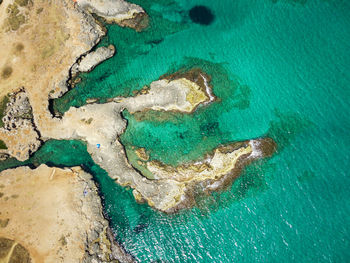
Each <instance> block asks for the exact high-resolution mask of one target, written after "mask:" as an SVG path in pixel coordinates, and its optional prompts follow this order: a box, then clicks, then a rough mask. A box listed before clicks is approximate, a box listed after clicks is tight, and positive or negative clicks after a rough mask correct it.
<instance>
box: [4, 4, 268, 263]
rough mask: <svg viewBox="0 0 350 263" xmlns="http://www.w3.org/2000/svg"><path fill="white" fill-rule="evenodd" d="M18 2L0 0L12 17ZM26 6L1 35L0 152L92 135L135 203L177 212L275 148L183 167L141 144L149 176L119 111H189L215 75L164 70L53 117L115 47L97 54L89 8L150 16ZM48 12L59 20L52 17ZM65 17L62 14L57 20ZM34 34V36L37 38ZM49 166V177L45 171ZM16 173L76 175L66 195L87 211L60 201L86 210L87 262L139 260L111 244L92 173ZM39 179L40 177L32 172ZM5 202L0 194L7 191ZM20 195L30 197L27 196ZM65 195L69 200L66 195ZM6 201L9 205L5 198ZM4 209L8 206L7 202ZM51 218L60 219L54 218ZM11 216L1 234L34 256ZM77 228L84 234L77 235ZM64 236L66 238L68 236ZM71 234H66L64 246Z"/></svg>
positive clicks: (228, 150) (24, 154) (234, 152)
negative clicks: (53, 104)
mask: <svg viewBox="0 0 350 263" xmlns="http://www.w3.org/2000/svg"><path fill="white" fill-rule="evenodd" d="M16 1H18V0H4V1H3V3H2V5H1V6H0V22H1V23H2V22H3V21H8V17H7V14H6V12H5V11H4V9H5V8H8V7H9V6H11V8H12V7H13V6H15V7H17V6H18V5H19V4H18V3H17V2H16ZM21 8H22V7H21ZM21 8H20V9H21ZM23 8H26V9H27V12H24V14H26V17H25V20H24V21H25V22H23V23H22V24H20V25H19V27H18V28H17V27H15V28H9V29H8V31H6V32H2V35H1V38H0V41H3V42H8V43H10V44H9V46H11V48H10V49H9V50H6V48H5V49H4V50H2V51H0V55H6V56H7V59H6V61H5V62H4V63H3V64H1V63H0V67H1V69H2V73H3V74H2V78H0V86H1V87H3V89H2V91H1V92H2V93H0V96H4V95H7V94H11V96H10V98H11V99H10V102H9V103H7V106H6V110H5V112H4V117H3V122H4V127H2V128H0V140H2V141H3V142H4V143H5V144H6V147H7V149H2V150H1V151H0V154H2V155H4V156H5V155H7V156H12V157H15V158H17V159H18V160H21V161H24V160H26V159H28V158H29V156H30V154H31V153H33V152H35V151H36V150H37V149H38V148H39V147H40V145H41V143H42V142H44V141H46V140H49V139H58V140H63V139H67V140H71V139H78V140H83V141H85V142H86V143H87V149H88V152H89V153H90V155H91V156H92V159H93V160H94V161H95V163H96V164H98V165H99V166H100V167H101V168H103V169H104V170H106V171H107V172H108V175H109V176H110V177H111V178H113V179H114V180H115V181H116V183H118V184H120V185H122V186H129V187H131V188H132V189H133V194H134V197H135V199H136V200H137V201H139V202H147V203H148V204H149V205H150V206H152V207H153V208H155V209H158V210H160V211H162V212H165V213H173V212H176V211H178V210H179V209H183V208H189V207H191V206H193V205H194V202H195V201H194V200H195V198H194V197H195V195H197V194H201V193H209V192H211V191H215V190H218V189H221V188H223V187H225V186H226V185H228V184H230V183H231V182H232V181H233V180H234V179H235V178H236V177H237V176H238V175H239V172H240V170H241V169H242V168H243V167H244V166H245V165H246V164H248V163H250V162H251V161H254V160H256V159H259V158H264V157H268V156H271V154H272V153H273V152H274V150H275V143H274V142H273V141H272V140H271V139H269V138H263V139H256V140H249V141H245V142H240V143H233V144H230V145H226V146H219V147H218V148H217V149H215V150H214V151H213V152H212V153H209V154H208V155H207V156H206V157H205V158H204V159H203V160H199V161H197V162H195V163H190V164H184V165H182V166H179V167H170V166H166V165H164V164H162V163H160V162H157V161H149V160H148V158H146V157H145V155H144V154H142V152H139V156H141V158H140V162H141V165H143V166H144V168H145V169H147V170H148V171H149V172H150V173H152V174H153V178H152V179H150V178H147V176H145V175H144V174H142V173H141V172H139V171H138V170H137V169H135V167H134V166H133V164H132V163H130V161H129V160H128V159H127V156H126V152H125V149H124V146H123V145H122V144H121V143H120V141H119V136H120V135H121V134H122V133H123V132H124V131H125V129H126V126H127V122H126V120H124V119H123V117H122V115H121V112H122V111H123V110H128V111H129V112H130V113H132V114H133V113H137V112H147V111H150V110H153V111H176V112H182V113H184V114H191V113H193V112H194V111H195V110H197V109H198V107H203V106H205V105H207V104H209V103H213V102H214V101H215V100H216V96H215V94H214V93H213V91H212V86H211V77H210V76H209V75H208V74H206V73H205V72H203V71H202V70H200V69H198V68H194V69H190V70H187V71H183V70H181V71H179V72H176V73H173V74H168V75H163V76H161V77H160V79H159V80H156V81H154V82H152V83H151V84H150V86H149V87H146V88H145V89H143V90H142V91H141V92H140V93H139V94H137V95H135V96H134V97H127V98H124V97H118V98H113V99H111V100H110V101H109V102H107V103H104V104H97V103H90V104H87V105H85V106H83V107H80V108H70V109H69V110H68V111H67V112H66V113H65V114H64V115H63V116H61V117H59V118H58V117H54V116H52V113H51V112H50V110H49V99H55V98H58V97H60V96H62V95H63V94H64V93H65V92H66V91H67V90H68V89H69V83H70V81H71V80H72V77H73V76H75V75H76V74H78V73H79V72H88V71H90V70H92V69H93V68H94V67H95V66H96V65H98V64H99V63H101V62H102V61H104V60H105V59H108V58H110V57H111V56H113V54H114V52H115V50H114V47H100V48H97V49H96V50H95V51H93V52H92V49H93V48H94V47H95V46H96V45H97V43H98V42H99V41H100V39H101V37H102V36H103V35H104V34H105V31H104V29H103V28H102V27H101V26H100V24H99V23H97V22H96V21H95V19H94V17H93V15H92V14H95V15H97V16H99V17H102V18H103V19H105V20H106V21H107V22H113V23H117V24H119V25H121V26H128V27H131V28H133V29H135V30H137V31H140V30H143V29H145V28H146V27H147V26H148V16H147V14H146V13H145V11H144V10H143V9H142V8H141V7H139V6H137V5H134V4H130V3H128V2H125V1H123V0H107V1H101V0H76V1H69V0H61V1H57V4H56V3H55V4H53V3H51V2H50V1H49V2H47V1H43V2H40V1H35V0H34V1H32V2H31V4H30V5H29V4H28V6H26V7H23ZM21 10H22V9H21ZM45 19H46V20H45ZM42 20H43V21H44V22H45V21H46V22H47V23H46V24H47V27H45V28H43V27H42V26H41V24H42ZM51 20H53V21H54V22H53V23H52V21H51ZM60 21H65V22H61V23H60ZM6 23H7V22H6ZM50 23H51V24H50ZM36 32H40V34H37V33H36ZM35 33H36V34H35ZM41 33H42V34H41ZM31 35H36V36H37V37H36V38H33V37H31ZM42 35H45V37H42ZM18 43H21V44H22V46H23V47H22V46H19V44H18ZM13 47H14V49H15V50H13ZM1 52H2V53H1ZM6 52H7V53H6ZM14 58H15V59H14ZM19 63H22V64H21V65H20V64H19ZM9 68H10V69H11V70H9ZM21 69H23V71H21ZM49 172H50V173H51V175H50V176H49V177H47V174H48V173H49ZM12 173H16V174H19V175H18V176H22V175H23V174H30V175H31V174H33V176H34V174H35V175H36V174H37V173H38V174H39V175H38V176H37V178H42V180H43V182H41V183H40V185H43V186H45V180H48V178H49V179H50V180H51V179H52V178H53V177H55V176H56V175H55V174H56V173H61V174H67V173H73V174H74V176H73V177H72V178H75V179H74V180H77V181H74V182H67V183H66V185H67V186H72V185H74V186H77V188H76V189H73V188H69V187H67V189H64V190H65V191H66V190H67V191H69V194H68V195H69V196H72V195H73V196H75V197H76V200H74V201H75V202H77V203H79V204H80V205H81V206H82V207H81V208H82V209H83V210H84V209H86V211H87V212H86V213H85V212H84V213H85V214H83V215H79V214H78V215H76V211H71V210H69V209H68V208H66V207H65V208H62V209H68V210H65V211H66V212H67V217H69V218H70V217H71V216H73V217H74V218H76V219H74V220H78V219H79V218H80V217H83V218H85V219H86V218H87V219H88V220H87V222H86V229H88V231H86V229H81V228H79V227H77V229H76V234H77V235H79V238H82V240H84V242H85V243H83V245H82V247H83V248H84V249H83V250H84V253H85V254H83V256H82V258H83V262H113V260H119V261H121V262H133V261H134V260H135V259H133V258H132V257H131V256H130V255H127V254H126V253H125V252H124V250H123V249H122V248H121V247H120V246H118V245H117V244H116V245H115V246H113V245H112V243H113V242H112V239H113V238H112V236H113V235H112V234H111V232H110V230H109V228H108V222H107V221H106V220H105V219H104V218H103V215H102V212H101V211H102V210H101V200H100V198H99V197H98V195H97V191H96V186H94V184H93V181H92V180H91V176H90V175H87V174H86V173H84V172H82V171H81V170H79V168H72V169H70V170H61V169H58V168H48V167H46V166H41V167H39V168H38V169H36V170H31V169H29V168H17V169H16V170H6V171H4V172H2V173H1V174H0V183H1V182H2V181H3V180H5V179H4V178H7V177H9V178H10V177H11V174H12ZM39 176H41V177H39ZM45 176H46V177H45ZM89 176H90V177H89ZM22 177H23V176H22ZM22 177H21V178H22ZM66 177H68V176H67V175H66ZM13 178H15V177H14V176H13ZM6 180H7V179H6ZM38 180H39V179H38ZM50 180H49V181H50ZM71 180H73V179H71ZM33 181H34V182H35V180H34V178H33ZM28 184H29V182H28ZM46 184H47V188H49V187H58V186H59V185H58V184H56V183H55V184H53V183H52V182H51V181H50V183H49V184H48V183H46ZM15 185H16V184H15V182H13V183H12V184H11V185H8V187H9V188H8V189H7V188H6V193H8V192H11V191H12V190H13V189H12V188H11V187H14V186H15ZM78 186H79V187H78ZM83 186H84V187H88V189H90V190H89V191H90V192H91V193H94V194H91V195H90V199H89V200H87V201H86V195H85V194H84V193H85V190H86V188H82V187H83ZM11 189H12V190H11ZM27 191H29V190H28V189H23V193H27ZM60 191H61V190H60ZM62 191H63V190H62ZM4 192H5V190H4ZM44 192H45V191H44ZM45 193H46V192H45ZM38 194H40V192H38ZM62 198H63V197H62ZM49 199H50V198H49ZM8 200H9V199H7V200H6V202H7V201H8ZM18 200H19V199H18ZM0 201H1V202H2V199H1V200H0ZM22 201H23V202H25V201H28V202H29V201H30V199H28V200H22ZM64 201H65V202H66V203H68V201H67V200H64ZM5 204H6V205H8V203H5ZM63 204H65V203H64V202H63ZM44 205H45V204H44ZM7 209H8V211H10V210H11V209H10V207H9V208H7ZM43 209H46V207H43ZM11 211H12V210H11ZM18 213H19V211H17V210H13V215H16V214H18ZM0 216H3V215H0ZM28 216H30V215H28ZM13 218H15V217H13ZM4 220H5V219H4ZM52 220H53V221H52V222H56V221H55V220H56V219H52ZM71 220H73V219H71ZM74 220H73V221H74ZM14 221H15V220H12V221H10V224H9V225H8V226H6V227H5V228H3V229H0V230H1V231H0V233H1V235H2V236H4V237H5V238H7V239H10V240H15V241H16V242H17V241H18V242H19V243H20V244H21V245H23V246H24V247H25V248H26V249H27V250H28V251H29V254H30V256H31V257H35V256H36V255H37V251H36V250H35V249H34V250H32V249H31V248H30V244H29V243H26V240H19V233H17V234H18V235H14V236H10V235H9V234H8V233H10V232H4V231H5V230H6V231H8V229H10V228H7V227H13V228H12V229H13V231H14V229H15V224H14V223H13V222H14ZM94 222H95V223H96V222H97V223H96V224H97V225H98V226H95V225H93V226H92V225H91V224H94ZM11 224H14V225H13V226H12V225H11ZM17 224H20V223H17ZM58 224H59V222H56V223H55V226H56V225H58ZM60 227H61V229H60V230H62V227H64V226H62V225H60ZM72 231H73V230H72ZM6 233H7V234H6ZM14 233H16V232H14ZM81 235H85V236H83V237H81ZM67 239H69V238H68V237H67ZM62 240H66V237H65V238H64V239H62ZM96 240H97V241H96ZM101 240H102V241H101ZM65 242H66V241H65ZM65 242H63V241H62V244H63V243H65ZM86 242H87V243H86ZM62 244H61V245H62ZM67 247H69V246H67ZM70 249H72V251H73V252H72V253H73V254H74V255H72V257H73V256H77V255H78V254H79V255H81V254H80V253H81V247H79V248H77V247H74V246H73V244H72V247H71V248H70ZM57 251H59V253H58V254H59V255H61V256H62V257H64V256H65V255H63V254H62V251H63V250H62V248H61V247H60V249H59V250H57ZM106 251H107V252H106ZM60 253H61V254H60ZM79 257H80V256H79ZM80 258H81V257H80ZM38 261H39V260H38ZM56 262H57V261H56ZM72 262H74V260H73V261H72Z"/></svg>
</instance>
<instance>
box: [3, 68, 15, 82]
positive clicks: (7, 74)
mask: <svg viewBox="0 0 350 263" xmlns="http://www.w3.org/2000/svg"><path fill="white" fill-rule="evenodd" d="M12 71H13V70H12V67H10V66H5V67H4V68H3V69H2V72H1V77H2V78H3V79H8V78H9V77H10V76H11V74H12Z"/></svg>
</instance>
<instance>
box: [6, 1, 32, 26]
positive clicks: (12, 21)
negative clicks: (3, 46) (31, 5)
mask: <svg viewBox="0 0 350 263" xmlns="http://www.w3.org/2000/svg"><path fill="white" fill-rule="evenodd" d="M22 1H25V0H22ZM27 1H28V0H27ZM21 4H23V3H22V2H21ZM27 4H28V3H27ZM6 12H7V13H8V17H7V19H6V26H7V28H8V30H13V31H16V30H18V29H19V28H20V26H21V25H22V24H24V23H25V22H26V18H25V16H24V15H23V14H21V13H20V11H19V9H18V5H17V2H15V3H13V4H10V5H8V7H7V9H6Z"/></svg>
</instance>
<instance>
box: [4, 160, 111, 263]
mask: <svg viewBox="0 0 350 263" xmlns="http://www.w3.org/2000/svg"><path fill="white" fill-rule="evenodd" d="M0 196H1V197H0V251H1V252H0V262H6V261H5V259H6V257H7V256H8V255H9V253H10V249H9V248H8V250H7V251H8V252H6V251H5V250H6V246H4V244H3V243H4V242H5V241H4V239H8V240H13V241H14V242H15V243H19V244H21V245H22V246H23V247H24V248H25V249H26V250H27V251H28V252H29V255H30V257H31V259H32V262H82V260H83V259H85V260H86V258H85V257H86V251H90V253H91V254H92V255H94V254H96V255H97V254H99V255H101V257H102V258H103V257H104V258H105V259H107V258H109V254H111V243H110V241H109V240H108V238H107V235H106V231H107V228H108V222H107V220H106V219H105V218H104V217H103V215H102V205H101V201H100V198H99V196H98V194H97V188H96V186H95V184H94V183H93V181H92V180H91V175H89V174H87V173H85V172H83V171H82V170H81V168H72V169H64V170H63V169H59V168H49V167H47V166H45V165H42V166H40V167H39V168H37V169H35V170H32V169H30V168H28V167H20V168H17V169H12V170H6V171H3V172H2V173H0ZM94 246H97V248H96V247H94ZM10 248H11V246H10ZM96 249H97V250H96ZM89 257H91V255H89ZM19 262H22V261H19ZM87 262H89V261H87ZM98 262H103V260H102V259H101V260H100V261H98ZM110 262H114V261H112V260H111V261H110Z"/></svg>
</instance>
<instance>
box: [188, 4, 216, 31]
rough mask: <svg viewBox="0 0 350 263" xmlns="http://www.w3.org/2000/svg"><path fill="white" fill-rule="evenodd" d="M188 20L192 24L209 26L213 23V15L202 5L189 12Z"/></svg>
mask: <svg viewBox="0 0 350 263" xmlns="http://www.w3.org/2000/svg"><path fill="white" fill-rule="evenodd" d="M189 15H190V18H191V20H192V22H193V23H197V24H201V25H205V26H207V25H210V24H211V23H213V21H214V15H213V13H212V12H211V10H210V9H209V8H208V7H206V6H203V5H196V6H194V7H192V8H191V9H190V11H189Z"/></svg>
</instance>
